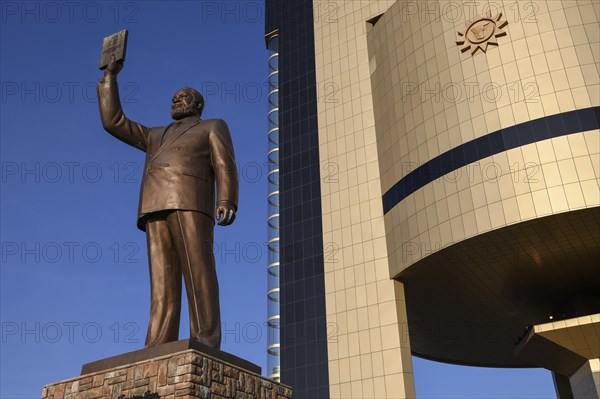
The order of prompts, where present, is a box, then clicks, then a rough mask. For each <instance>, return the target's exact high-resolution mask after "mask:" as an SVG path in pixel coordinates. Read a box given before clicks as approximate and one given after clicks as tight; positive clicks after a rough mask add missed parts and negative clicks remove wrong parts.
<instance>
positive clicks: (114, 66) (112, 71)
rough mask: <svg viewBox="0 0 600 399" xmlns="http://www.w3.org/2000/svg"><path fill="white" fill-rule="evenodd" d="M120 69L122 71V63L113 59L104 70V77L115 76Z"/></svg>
mask: <svg viewBox="0 0 600 399" xmlns="http://www.w3.org/2000/svg"><path fill="white" fill-rule="evenodd" d="M121 69H123V61H115V60H114V59H113V60H112V61H111V62H110V63H109V64H108V66H107V67H106V69H105V70H104V76H108V75H113V76H117V75H118V74H119V72H121Z"/></svg>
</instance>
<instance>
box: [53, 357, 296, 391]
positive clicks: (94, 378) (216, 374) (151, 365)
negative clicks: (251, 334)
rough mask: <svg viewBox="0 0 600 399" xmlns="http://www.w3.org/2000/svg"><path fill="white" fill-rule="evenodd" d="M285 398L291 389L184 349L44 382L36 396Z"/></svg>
mask: <svg viewBox="0 0 600 399" xmlns="http://www.w3.org/2000/svg"><path fill="white" fill-rule="evenodd" d="M147 392H149V393H148V394H147V397H150V398H155V397H157V395H152V394H158V395H159V397H160V399H176V398H177V399H198V398H202V399H205V398H206V399H209V398H211V399H234V398H235V399H290V398H291V397H292V390H291V389H290V388H289V387H287V386H285V385H282V384H279V383H276V382H273V381H271V380H268V379H266V378H264V377H262V376H261V375H258V374H255V373H252V372H250V371H247V370H245V369H243V368H241V367H238V366H234V365H231V364H228V363H226V362H224V361H222V360H219V359H216V358H213V357H211V356H208V355H206V354H204V353H201V352H199V351H197V350H194V349H190V350H186V351H183V352H178V353H173V354H170V355H165V356H161V357H156V358H153V359H148V360H144V361H140V362H137V363H133V364H129V365H123V366H120V367H115V368H112V369H108V370H104V371H101V372H96V373H91V374H86V375H82V376H80V377H76V378H72V379H69V380H65V381H60V382H56V383H54V384H49V385H46V386H45V387H44V389H43V391H42V399H96V398H102V399H118V398H119V397H121V398H130V397H134V398H135V399H142V398H144V395H145V394H146V393H147Z"/></svg>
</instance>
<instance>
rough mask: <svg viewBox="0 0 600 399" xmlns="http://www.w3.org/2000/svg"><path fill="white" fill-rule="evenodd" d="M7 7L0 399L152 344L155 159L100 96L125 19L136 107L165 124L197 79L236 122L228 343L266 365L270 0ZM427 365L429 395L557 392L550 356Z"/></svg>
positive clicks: (420, 388) (226, 272)
mask: <svg viewBox="0 0 600 399" xmlns="http://www.w3.org/2000/svg"><path fill="white" fill-rule="evenodd" d="M225 4H227V5H225ZM0 5H1V16H0V17H1V19H2V20H1V32H0V33H1V35H0V37H1V39H0V44H1V65H0V68H1V69H0V73H1V77H0V80H1V84H2V90H1V96H2V98H1V115H0V121H1V122H0V128H1V153H0V154H1V163H2V176H1V178H2V186H1V189H2V190H1V196H0V200H1V218H2V219H1V221H2V223H1V230H0V233H1V239H0V241H1V245H2V248H1V254H0V255H1V258H2V260H1V269H0V277H1V281H0V284H1V285H0V289H1V294H0V295H1V296H0V299H1V303H0V318H1V322H2V340H1V342H0V367H1V369H0V374H1V375H0V398H2V399H5V398H35V397H39V396H40V392H41V389H42V386H43V385H44V384H46V383H51V382H54V381H58V380H61V379H65V378H70V377H74V376H76V375H78V374H79V372H80V367H81V365H82V364H83V363H87V362H90V361H94V360H98V359H101V358H104V357H108V356H112V355H116V354H120V353H123V352H127V351H131V350H136V349H140V348H141V347H143V342H144V338H145V333H146V331H145V330H146V326H147V322H148V312H149V282H148V271H147V256H146V244H145V236H144V234H143V233H142V232H140V231H138V230H137V229H136V227H135V218H136V211H137V201H138V193H139V181H140V178H141V168H142V166H143V159H144V158H143V153H142V152H140V151H138V150H136V149H134V148H132V147H128V146H127V145H125V144H122V143H121V142H119V141H117V140H116V139H114V138H112V137H111V136H110V135H108V134H107V133H105V132H104V131H103V129H102V126H101V124H100V119H99V115H98V106H97V104H96V101H95V83H96V82H97V80H98V78H99V77H100V76H101V72H100V71H99V70H98V61H99V56H100V48H101V43H102V38H103V37H104V36H106V35H108V34H111V33H113V32H115V31H118V30H120V29H123V28H126V29H128V30H129V32H130V34H129V45H128V53H127V61H126V63H125V68H124V70H123V72H122V73H121V75H120V85H121V96H122V100H123V107H124V109H125V112H126V114H127V115H128V117H129V118H131V119H133V120H136V121H139V122H142V123H144V124H146V125H148V126H156V125H164V124H166V123H168V122H169V120H170V114H169V111H170V109H169V107H170V99H171V96H172V95H173V93H174V92H175V91H176V90H177V89H179V88H180V87H183V86H191V87H196V88H198V89H200V90H201V91H203V92H204V95H205V99H206V108H205V113H204V117H205V118H222V119H225V120H226V121H227V122H228V124H229V127H230V130H231V132H232V137H233V141H234V146H235V150H236V157H237V160H238V162H239V169H240V175H241V187H240V190H241V194H240V207H239V213H238V218H237V220H236V222H235V223H234V225H233V226H231V227H227V228H219V227H217V228H216V233H215V234H216V236H215V242H216V244H215V245H216V260H217V269H218V274H219V281H220V287H221V308H222V320H223V323H224V330H223V333H224V335H223V338H224V342H223V349H224V350H225V351H228V352H231V353H234V354H236V355H238V356H241V357H243V358H246V359H248V360H250V361H252V362H255V363H257V364H259V365H261V366H262V367H263V370H264V369H265V367H266V354H265V347H266V329H265V326H264V320H265V319H266V295H265V293H266V286H267V285H266V283H267V279H266V272H265V269H266V263H267V254H266V247H265V244H264V243H265V241H266V234H267V229H266V222H265V221H266V192H267V187H266V167H265V161H266V151H267V140H266V130H267V129H266V127H267V119H266V111H267V105H266V93H267V91H266V90H267V87H266V85H265V82H266V79H265V77H266V74H267V68H266V58H267V52H266V50H265V48H264V39H263V34H264V31H263V25H264V12H263V10H264V7H263V4H262V2H243V1H242V2H235V1H228V2H226V3H225V2H191V1H189V2H166V1H145V2H128V1H122V2H119V3H117V2H113V1H97V2H36V1H31V2H20V1H17V2H15V1H2V2H1V3H0ZM226 7H227V8H226ZM183 302H184V303H185V302H186V301H185V300H184V301H183ZM187 334H188V324H187V307H186V306H184V315H183V317H182V326H181V336H182V337H187ZM414 370H415V381H416V388H417V394H418V395H419V397H421V398H554V397H555V394H554V389H553V385H552V378H551V376H550V373H549V372H548V371H545V370H500V369H483V368H470V367H460V366H452V365H446V364H441V363H434V362H430V361H425V360H422V359H416V358H415V359H414Z"/></svg>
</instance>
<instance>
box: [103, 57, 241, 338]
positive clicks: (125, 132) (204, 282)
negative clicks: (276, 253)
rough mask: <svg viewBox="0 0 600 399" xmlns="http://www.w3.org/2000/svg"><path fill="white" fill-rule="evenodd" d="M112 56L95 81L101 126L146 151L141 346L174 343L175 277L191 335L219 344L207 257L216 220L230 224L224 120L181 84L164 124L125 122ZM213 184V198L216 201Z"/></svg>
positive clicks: (230, 156)
mask: <svg viewBox="0 0 600 399" xmlns="http://www.w3.org/2000/svg"><path fill="white" fill-rule="evenodd" d="M122 68H123V63H122V62H121V61H119V62H115V61H114V60H113V61H112V62H111V63H110V64H109V65H108V67H107V68H106V69H105V71H104V77H103V78H102V79H100V83H99V84H98V87H97V89H98V103H99V105H100V116H101V118H102V126H103V127H104V129H105V130H106V131H107V132H108V133H110V134H111V135H113V136H115V137H116V138H118V139H119V140H121V141H123V142H125V143H127V144H129V145H132V146H134V147H135V148H137V149H139V150H142V151H145V152H146V163H145V166H144V174H143V179H142V185H141V192H140V203H139V213H138V219H137V226H138V228H139V229H141V230H142V231H145V232H146V235H147V241H148V256H149V263H150V283H151V308H150V323H149V325H148V333H147V335H146V347H149V346H154V345H158V344H163V343H166V342H171V341H177V340H178V339H179V337H178V335H179V318H180V311H181V276H182V274H183V279H184V281H185V288H186V291H187V298H188V303H189V312H190V339H192V340H195V341H198V342H201V343H203V344H206V345H208V346H211V347H213V348H217V349H219V348H220V345H221V320H220V310H219V286H218V282H217V274H216V270H215V259H214V255H213V231H214V224H215V218H216V220H217V222H218V224H219V225H222V226H226V225H229V224H231V223H232V222H233V221H234V219H235V215H236V211H237V203H238V175H237V168H236V164H235V158H234V152H233V145H232V143H231V136H230V135H229V129H228V128H227V124H225V122H224V121H222V120H220V119H208V120H202V119H200V116H201V114H202V110H203V108H204V99H203V98H202V95H201V94H200V93H199V92H198V91H196V90H194V89H190V88H183V89H181V90H179V91H178V92H177V93H175V95H174V96H173V101H172V105H171V116H172V117H173V119H174V120H175V121H174V122H173V123H171V124H169V125H168V126H160V127H152V128H148V127H146V126H144V125H142V124H140V123H137V122H134V121H131V120H129V119H127V117H126V116H125V114H124V113H123V110H122V109H121V103H120V100H119V92H118V89H117V75H118V73H119V72H120V71H121V69H122ZM215 183H216V190H217V200H216V205H215Z"/></svg>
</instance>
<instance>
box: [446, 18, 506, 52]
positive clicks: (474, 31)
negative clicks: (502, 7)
mask: <svg viewBox="0 0 600 399" xmlns="http://www.w3.org/2000/svg"><path fill="white" fill-rule="evenodd" d="M506 25H508V21H506V20H502V13H500V14H498V15H497V16H496V17H495V18H492V13H491V12H488V15H487V17H476V18H475V19H473V20H472V21H469V22H467V23H466V24H465V26H466V29H465V31H464V32H458V36H460V37H459V40H457V41H456V44H457V45H458V46H463V45H464V47H462V48H461V49H460V51H461V52H462V53H464V52H465V51H468V50H471V48H472V51H471V55H475V54H476V53H477V51H478V50H481V51H483V52H484V53H485V52H486V51H487V49H488V46H489V45H492V46H497V45H498V41H497V40H496V39H497V38H499V37H502V36H506V32H505V31H503V30H502V29H503V28H504V27H505V26H506Z"/></svg>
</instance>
